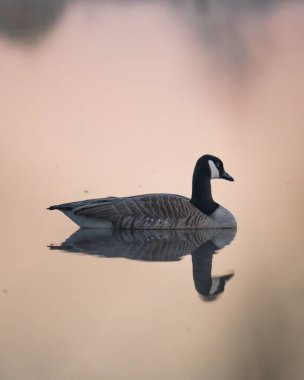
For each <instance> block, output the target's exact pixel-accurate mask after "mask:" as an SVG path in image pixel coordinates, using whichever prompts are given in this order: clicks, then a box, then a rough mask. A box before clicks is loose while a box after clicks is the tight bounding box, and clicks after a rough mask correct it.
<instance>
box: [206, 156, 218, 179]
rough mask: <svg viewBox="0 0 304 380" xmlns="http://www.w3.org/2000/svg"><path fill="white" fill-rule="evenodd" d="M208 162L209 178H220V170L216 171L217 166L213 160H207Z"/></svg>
mask: <svg viewBox="0 0 304 380" xmlns="http://www.w3.org/2000/svg"><path fill="white" fill-rule="evenodd" d="M208 164H209V167H210V170H211V179H213V178H220V172H219V171H218V169H217V167H216V166H215V164H214V162H213V161H212V160H208Z"/></svg>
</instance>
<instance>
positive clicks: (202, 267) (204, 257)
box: [192, 241, 216, 297]
mask: <svg viewBox="0 0 304 380" xmlns="http://www.w3.org/2000/svg"><path fill="white" fill-rule="evenodd" d="M215 249H216V247H215V246H214V244H213V243H212V242H211V241H209V242H208V243H206V244H203V245H202V246H201V247H199V248H198V249H196V250H195V251H194V252H192V270H193V280H194V285H195V289H196V290H197V292H198V293H199V294H201V295H202V296H205V297H208V296H209V292H210V289H211V287H212V278H211V270H212V257H213V253H214V251H215Z"/></svg>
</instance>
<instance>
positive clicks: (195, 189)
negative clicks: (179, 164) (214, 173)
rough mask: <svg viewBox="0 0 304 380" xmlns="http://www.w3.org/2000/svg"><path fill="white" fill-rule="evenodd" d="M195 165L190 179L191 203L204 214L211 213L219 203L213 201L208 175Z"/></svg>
mask: <svg viewBox="0 0 304 380" xmlns="http://www.w3.org/2000/svg"><path fill="white" fill-rule="evenodd" d="M202 169H203V168H200V167H199V165H196V167H195V169H194V173H193V179H192V197H191V201H190V202H191V203H192V204H193V205H194V206H195V207H197V208H198V209H200V210H201V211H202V212H203V213H204V214H207V215H211V214H212V213H213V212H214V211H215V210H216V209H217V208H218V207H219V204H218V203H216V202H214V200H213V198H212V194H211V183H210V176H208V174H207V173H205V172H204V170H202Z"/></svg>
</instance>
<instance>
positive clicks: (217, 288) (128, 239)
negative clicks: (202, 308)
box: [50, 229, 236, 300]
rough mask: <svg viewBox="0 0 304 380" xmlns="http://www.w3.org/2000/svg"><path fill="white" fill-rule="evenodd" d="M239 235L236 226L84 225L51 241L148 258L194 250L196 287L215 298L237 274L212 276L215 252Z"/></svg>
mask: <svg viewBox="0 0 304 380" xmlns="http://www.w3.org/2000/svg"><path fill="white" fill-rule="evenodd" d="M235 235H236V230H235V229H206V230H101V229H80V230H78V231H77V232H75V233H74V234H73V235H72V236H70V237H69V238H68V239H67V240H66V241H65V242H64V243H62V244H61V245H60V246H55V245H51V246H50V248H51V249H52V250H55V249H60V250H64V251H69V252H74V253H83V254H88V255H94V256H100V257H112V258H114V257H120V258H128V259H132V260H144V261H177V260H180V259H181V258H182V257H183V256H185V255H187V254H189V253H191V254H192V264H193V280H194V284H195V288H196V290H197V291H198V293H199V294H200V295H201V296H202V297H203V298H204V299H205V300H213V299H215V298H216V297H217V296H218V295H219V294H220V293H222V292H223V291H224V288H225V284H226V282H227V281H228V280H229V279H230V278H231V277H233V274H225V275H222V276H217V277H212V276H211V270H212V257H213V254H214V253H215V252H216V251H217V250H220V249H222V248H224V247H225V246H226V245H228V244H230V242H231V241H232V240H233V239H234V237H235Z"/></svg>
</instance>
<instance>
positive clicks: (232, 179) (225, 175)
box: [221, 172, 234, 182]
mask: <svg viewBox="0 0 304 380" xmlns="http://www.w3.org/2000/svg"><path fill="white" fill-rule="evenodd" d="M221 178H223V179H226V180H227V181H232V182H233V181H234V178H233V177H231V175H229V174H228V173H226V172H224V173H223V174H222V175H221Z"/></svg>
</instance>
